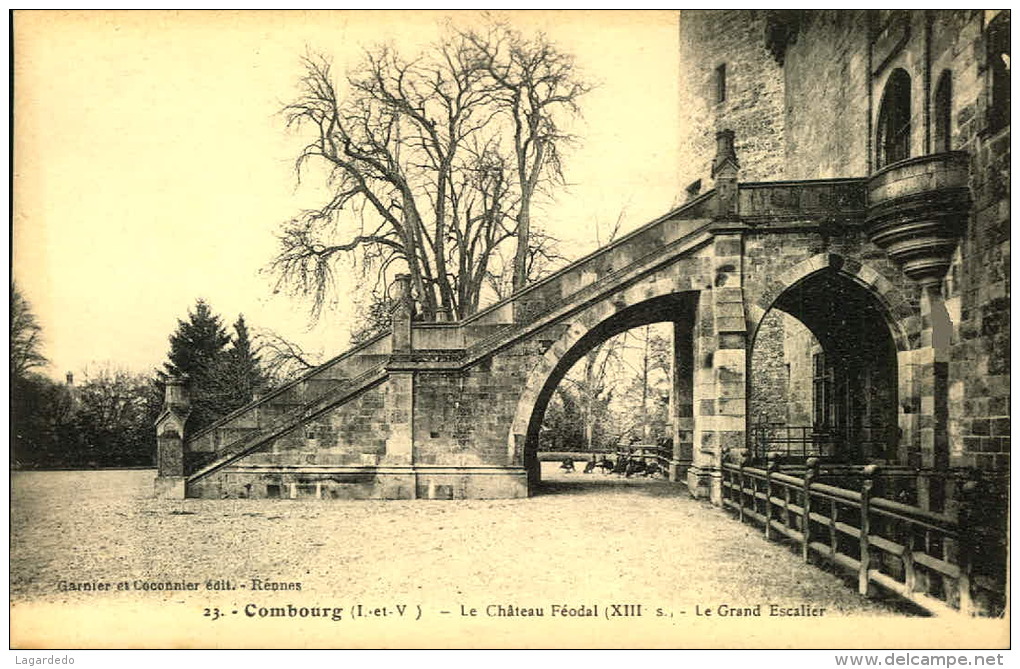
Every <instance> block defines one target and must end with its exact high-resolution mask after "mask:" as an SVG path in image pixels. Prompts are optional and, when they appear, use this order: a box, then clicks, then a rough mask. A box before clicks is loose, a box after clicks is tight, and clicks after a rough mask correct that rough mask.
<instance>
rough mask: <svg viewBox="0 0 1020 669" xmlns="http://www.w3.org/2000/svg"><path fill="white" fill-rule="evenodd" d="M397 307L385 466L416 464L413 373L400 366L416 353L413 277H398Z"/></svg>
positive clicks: (414, 491)
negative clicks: (412, 334)
mask: <svg viewBox="0 0 1020 669" xmlns="http://www.w3.org/2000/svg"><path fill="white" fill-rule="evenodd" d="M396 293H397V294H396V297H395V304H394V306H393V311H392V312H391V318H392V327H393V332H392V337H393V355H392V357H391V359H390V368H389V369H388V372H389V378H388V379H387V380H386V398H385V411H386V423H387V425H388V427H389V436H387V438H386V455H385V456H383V461H382V464H385V465H406V466H410V465H412V464H413V462H414V371H413V370H409V369H406V368H403V369H402V365H401V364H400V363H401V362H402V361H406V360H407V359H408V358H409V357H410V355H411V353H412V352H413V348H414V347H413V342H412V339H411V315H412V314H413V313H414V305H413V304H412V302H411V278H410V277H409V276H408V275H406V274H399V275H397V291H396ZM407 485H408V487H409V488H410V490H409V493H410V495H409V496H410V497H411V498H414V497H416V496H417V482H416V481H415V477H414V476H413V474H412V476H411V479H410V480H409V481H408V482H407Z"/></svg>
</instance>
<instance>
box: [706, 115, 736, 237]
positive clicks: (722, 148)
mask: <svg viewBox="0 0 1020 669" xmlns="http://www.w3.org/2000/svg"><path fill="white" fill-rule="evenodd" d="M734 138H735V134H734V132H733V131H732V130H720V131H719V132H717V133H716V135H715V142H716V148H715V159H714V160H713V161H712V178H713V179H715V201H716V210H715V216H716V218H720V219H731V218H736V216H737V213H738V207H737V173H738V172H739V170H740V163H738V162H737V152H736V149H735V148H734Z"/></svg>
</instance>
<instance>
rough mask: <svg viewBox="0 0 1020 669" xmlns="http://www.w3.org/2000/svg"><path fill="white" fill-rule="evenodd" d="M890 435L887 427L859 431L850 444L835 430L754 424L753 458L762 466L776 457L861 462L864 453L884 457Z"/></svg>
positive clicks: (780, 424)
mask: <svg viewBox="0 0 1020 669" xmlns="http://www.w3.org/2000/svg"><path fill="white" fill-rule="evenodd" d="M887 432H888V430H887V429H886V428H884V427H876V426H864V427H859V428H857V430H856V434H855V435H854V438H853V439H849V440H848V439H844V438H842V437H841V436H840V435H838V434H837V433H836V432H834V431H832V430H829V429H825V428H820V427H816V426H812V425H787V424H785V423H755V424H753V425H752V426H751V456H752V457H753V458H754V459H755V460H756V461H758V462H762V463H764V462H766V461H767V460H768V458H769V457H770V456H774V455H775V456H779V457H781V458H783V460H785V461H786V462H795V461H799V462H801V463H803V462H804V461H805V460H807V459H808V458H819V459H821V460H823V461H827V462H853V461H859V460H861V459H863V457H864V455H865V453H869V454H872V455H873V456H884V455H885V450H886V445H887V440H886V435H887Z"/></svg>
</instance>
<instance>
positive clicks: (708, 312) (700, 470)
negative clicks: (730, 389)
mask: <svg viewBox="0 0 1020 669" xmlns="http://www.w3.org/2000/svg"><path fill="white" fill-rule="evenodd" d="M692 348H693V357H694V370H693V372H694V374H693V390H694V393H693V394H694V397H693V401H692V408H693V410H694V421H693V422H694V430H693V433H692V437H693V439H692V450H691V466H690V468H688V470H687V488H688V490H690V492H691V494H692V495H694V496H695V497H698V498H702V497H709V495H710V492H711V485H710V480H711V476H712V471H713V461H714V458H715V452H716V435H715V407H716V393H715V380H714V375H713V371H712V364H713V360H714V358H715V349H716V337H715V309H714V304H713V300H712V294H711V287H710V286H706V287H705V289H704V290H702V291H701V296H700V299H699V300H698V307H697V312H696V315H695V319H694V334H693V343H692Z"/></svg>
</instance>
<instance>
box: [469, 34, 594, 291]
mask: <svg viewBox="0 0 1020 669" xmlns="http://www.w3.org/2000/svg"><path fill="white" fill-rule="evenodd" d="M463 36H464V38H465V39H466V40H467V41H468V42H469V43H470V44H471V45H472V46H474V48H475V49H477V52H478V57H479V59H480V62H481V66H482V67H483V68H484V70H485V72H486V74H487V75H488V78H489V79H490V81H491V85H492V86H493V92H494V94H495V96H496V98H497V100H498V104H499V106H500V107H501V108H502V109H503V111H504V112H505V113H506V114H508V115H509V117H510V119H511V123H512V126H513V133H512V134H513V158H514V169H515V171H516V177H517V186H518V188H519V193H520V203H519V205H518V206H517V211H516V223H517V226H516V233H517V250H516V253H515V256H514V265H513V268H514V270H513V287H514V291H515V292H516V291H518V290H520V289H521V288H523V287H524V286H525V284H526V283H527V281H528V278H529V275H528V266H529V263H530V262H531V260H532V258H531V255H532V254H531V249H532V247H531V244H530V241H531V206H532V202H533V200H534V198H535V196H536V194H537V192H538V190H539V188H540V187H541V186H542V185H543V184H552V185H562V183H563V165H562V162H561V153H560V147H561V146H562V145H564V144H566V143H569V142H570V141H571V140H572V139H573V138H572V137H571V136H570V135H569V134H566V133H564V132H563V131H562V129H561V124H560V122H559V117H560V116H563V115H568V116H571V115H577V114H579V113H580V108H579V107H578V104H577V101H578V99H579V98H580V97H581V96H583V95H584V94H585V93H587V92H588V91H589V90H591V86H590V85H589V84H587V83H585V82H584V81H582V80H580V79H579V78H578V76H577V68H576V66H575V64H574V58H573V56H571V55H570V54H567V53H564V52H563V51H560V50H559V49H558V48H557V47H556V46H555V45H554V44H552V43H551V42H550V41H549V40H548V38H546V36H545V35H543V34H538V35H536V36H534V37H532V38H527V37H525V36H524V35H522V34H521V33H519V32H517V31H515V30H513V29H511V28H509V27H508V26H507V25H506V24H502V23H494V24H492V25H490V26H489V28H488V30H487V31H485V32H479V31H468V32H465V33H463Z"/></svg>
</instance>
